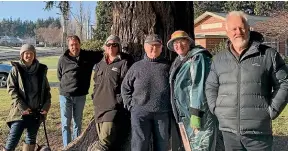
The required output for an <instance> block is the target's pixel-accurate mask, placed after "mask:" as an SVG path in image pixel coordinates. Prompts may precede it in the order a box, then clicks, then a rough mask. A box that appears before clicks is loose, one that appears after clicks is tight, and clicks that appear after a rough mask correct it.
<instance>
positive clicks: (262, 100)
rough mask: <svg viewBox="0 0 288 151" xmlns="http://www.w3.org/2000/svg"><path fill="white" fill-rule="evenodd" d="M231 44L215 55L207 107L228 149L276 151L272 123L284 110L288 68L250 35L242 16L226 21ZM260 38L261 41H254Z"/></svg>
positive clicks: (268, 48)
mask: <svg viewBox="0 0 288 151" xmlns="http://www.w3.org/2000/svg"><path fill="white" fill-rule="evenodd" d="M226 30H227V36H228V38H229V42H228V45H227V50H226V51H221V52H220V53H219V54H217V55H216V56H214V58H213V62H212V65H211V71H210V73H209V76H208V78H207V81H206V96H207V101H208V105H209V108H210V110H211V112H212V113H213V114H215V115H216V116H217V118H218V120H219V127H220V130H221V131H222V133H223V138H224V144H225V150H228V151H231V150H261V151H264V150H265V151H270V150H272V143H273V137H272V122H271V121H272V120H273V119H275V118H276V117H277V116H278V115H279V114H280V113H281V112H282V110H283V109H284V108H285V106H286V104H287V96H288V69H287V67H286V65H285V63H284V61H283V59H282V58H281V57H280V54H279V53H278V52H277V51H275V50H274V49H272V48H270V47H268V46H266V45H263V44H261V43H260V42H261V41H262V39H263V36H259V33H257V34H255V32H250V31H249V25H248V22H247V19H246V17H245V14H244V13H243V12H236V11H235V12H230V13H229V14H228V15H227V18H226ZM256 37H258V38H260V39H256Z"/></svg>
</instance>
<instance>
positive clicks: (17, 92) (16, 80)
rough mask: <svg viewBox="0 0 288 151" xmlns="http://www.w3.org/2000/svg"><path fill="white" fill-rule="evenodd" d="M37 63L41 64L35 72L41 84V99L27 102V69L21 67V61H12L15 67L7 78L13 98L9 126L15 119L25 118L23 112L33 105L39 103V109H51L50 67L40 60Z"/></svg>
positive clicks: (39, 94) (8, 120) (39, 93)
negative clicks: (48, 71)
mask: <svg viewBox="0 0 288 151" xmlns="http://www.w3.org/2000/svg"><path fill="white" fill-rule="evenodd" d="M35 63H38V64H39V67H38V69H37V71H36V73H35V74H36V75H37V78H38V82H39V84H37V85H38V86H39V89H38V90H39V91H38V97H39V101H38V102H27V99H26V98H27V97H26V95H27V93H26V92H25V89H24V81H23V80H24V79H23V74H25V70H24V69H23V68H22V67H21V65H20V63H19V62H11V64H12V66H13V68H12V69H11V71H10V73H9V76H8V79H7V90H8V93H9V95H10V96H11V98H12V104H11V109H10V112H9V115H8V117H7V120H6V122H7V124H8V125H9V126H10V123H11V122H13V121H18V120H23V119H22V115H21V112H23V111H25V110H27V109H28V108H31V106H35V104H37V106H38V105H39V108H38V109H40V110H41V109H43V110H45V111H47V112H48V111H49V108H50V105H51V94H50V86H49V83H48V80H47V77H46V75H47V70H48V68H47V66H46V65H44V64H41V63H39V62H38V61H36V62H35ZM33 82H34V81H33ZM28 95H29V94H28ZM33 103H35V104H33Z"/></svg>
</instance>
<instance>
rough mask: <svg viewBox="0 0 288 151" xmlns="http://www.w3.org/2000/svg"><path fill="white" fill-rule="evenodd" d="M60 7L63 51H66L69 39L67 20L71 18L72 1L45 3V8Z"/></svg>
mask: <svg viewBox="0 0 288 151" xmlns="http://www.w3.org/2000/svg"><path fill="white" fill-rule="evenodd" d="M54 7H56V8H59V9H60V12H61V16H62V20H63V22H62V29H63V31H62V51H63V52H65V51H66V39H67V20H69V11H70V2H69V1H48V2H46V5H45V10H51V9H52V8H54Z"/></svg>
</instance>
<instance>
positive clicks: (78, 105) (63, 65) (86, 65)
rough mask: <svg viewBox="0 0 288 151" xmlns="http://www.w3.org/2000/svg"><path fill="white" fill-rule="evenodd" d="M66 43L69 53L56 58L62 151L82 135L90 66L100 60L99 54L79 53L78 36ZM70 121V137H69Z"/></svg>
mask: <svg viewBox="0 0 288 151" xmlns="http://www.w3.org/2000/svg"><path fill="white" fill-rule="evenodd" d="M67 39H68V48H69V49H68V50H66V52H65V53H64V54H63V55H62V56H61V57H60V58H59V61H58V67H57V77H58V80H59V81H60V86H59V91H60V92H59V93H60V96H59V99H60V112H61V126H62V139H63V145H64V147H66V146H67V145H68V144H69V143H70V142H71V141H72V140H74V139H75V138H76V137H78V136H79V135H80V134H81V128H82V117H83V109H84V106H85V102H86V95H87V94H88V90H89V87H90V79H91V74H92V70H93V66H94V65H95V64H96V63H97V62H99V61H100V60H101V58H102V57H103V54H102V52H101V51H88V50H83V49H80V39H79V37H78V36H76V35H72V36H68V38H67ZM72 118H73V135H72V137H71V129H70V127H71V120H72Z"/></svg>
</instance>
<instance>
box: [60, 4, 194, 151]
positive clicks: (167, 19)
mask: <svg viewBox="0 0 288 151" xmlns="http://www.w3.org/2000/svg"><path fill="white" fill-rule="evenodd" d="M112 3H113V25H112V28H111V29H112V30H111V32H112V34H115V35H118V36H119V37H120V38H121V39H122V42H123V43H124V44H123V47H124V48H123V49H125V50H126V51H127V52H128V53H130V54H131V55H133V57H134V59H135V60H136V61H137V60H140V59H141V58H142V57H143V55H144V51H143V43H144V39H145V37H146V36H147V35H149V34H153V33H156V34H159V35H161V37H162V38H163V45H164V47H163V49H164V51H163V55H164V56H165V57H166V58H167V59H170V60H172V59H173V58H174V56H175V54H174V56H173V54H172V52H171V51H168V50H167V48H166V43H167V41H168V40H169V39H170V35H171V34H172V33H173V32H174V31H175V30H184V31H186V32H187V33H188V34H189V35H190V36H191V37H192V38H194V22H193V20H194V16H193V2H132V1H126V2H124V1H123V2H112ZM97 139H98V137H97V132H96V129H95V124H94V121H92V122H91V123H90V124H89V126H88V128H87V129H86V130H85V132H84V133H83V134H82V135H81V136H80V137H79V138H78V139H77V140H75V141H73V142H72V143H71V144H69V146H67V147H66V148H65V151H68V150H69V151H74V150H91V151H92V150H93V147H94V146H95V142H96V141H97ZM123 150H125V151H129V150H130V147H129V145H125V146H124V147H123ZM151 150H152V149H151ZM173 150H174V149H173Z"/></svg>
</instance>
